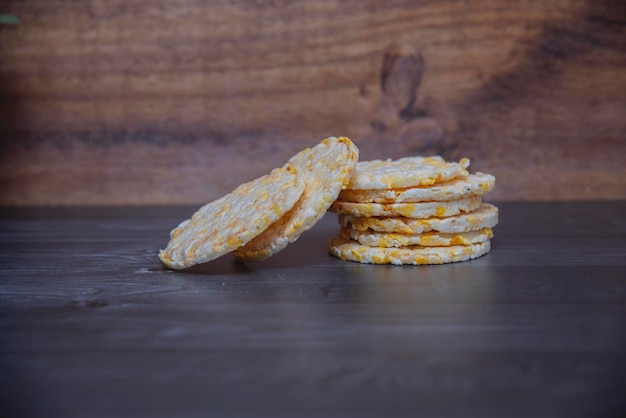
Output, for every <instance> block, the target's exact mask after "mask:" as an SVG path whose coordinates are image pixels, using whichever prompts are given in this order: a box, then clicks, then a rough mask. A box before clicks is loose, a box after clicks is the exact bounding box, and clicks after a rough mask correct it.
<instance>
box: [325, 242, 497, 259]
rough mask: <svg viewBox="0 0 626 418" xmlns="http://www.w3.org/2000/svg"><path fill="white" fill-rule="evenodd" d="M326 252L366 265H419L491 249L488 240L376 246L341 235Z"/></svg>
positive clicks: (477, 254) (483, 253)
mask: <svg viewBox="0 0 626 418" xmlns="http://www.w3.org/2000/svg"><path fill="white" fill-rule="evenodd" d="M328 249H329V252H330V253H331V254H332V255H334V256H335V257H339V258H341V259H342V260H347V261H356V262H358V263H369V264H395V265H404V264H412V265H423V264H445V263H455V262H459V261H467V260H471V259H474V258H478V257H480V256H482V255H485V254H487V253H488V252H489V250H490V249H491V241H485V242H480V243H477V244H471V245H454V246H451V247H420V246H418V245H414V246H410V247H402V248H380V247H370V246H367V245H362V244H359V243H358V242H356V241H350V240H345V239H343V238H339V237H336V238H333V239H332V240H331V241H330V243H329V246H328Z"/></svg>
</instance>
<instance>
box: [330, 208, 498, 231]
mask: <svg viewBox="0 0 626 418" xmlns="http://www.w3.org/2000/svg"><path fill="white" fill-rule="evenodd" d="M339 224H340V225H341V226H344V227H346V226H349V227H351V228H352V229H357V230H359V231H365V230H368V229H369V230H372V231H378V232H393V233H399V234H421V233H424V232H428V231H439V232H446V233H458V232H467V231H473V230H476V229H482V228H493V227H494V226H496V225H497V224H498V208H497V207H495V206H494V205H492V204H490V203H483V204H482V205H481V207H480V208H478V209H476V210H475V211H473V212H469V213H462V214H459V215H456V216H451V217H447V218H435V217H433V218H428V219H410V218H406V217H395V218H381V217H367V218H366V217H360V216H354V215H339Z"/></svg>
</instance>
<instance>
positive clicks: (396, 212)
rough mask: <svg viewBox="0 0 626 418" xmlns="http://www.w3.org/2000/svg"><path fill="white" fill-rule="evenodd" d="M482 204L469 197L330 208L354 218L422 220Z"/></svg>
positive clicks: (337, 204)
mask: <svg viewBox="0 0 626 418" xmlns="http://www.w3.org/2000/svg"><path fill="white" fill-rule="evenodd" d="M481 203H482V197H481V196H470V197H467V198H465V199H459V200H450V201H447V202H418V203H388V204H381V203H354V202H342V201H335V203H333V204H332V206H331V207H330V211H331V212H335V213H339V214H348V215H354V216H364V217H369V216H403V217H406V218H415V219H423V218H430V217H433V216H438V217H445V216H454V215H458V214H460V213H462V212H471V211H473V210H475V209H478V208H479V207H480V205H481Z"/></svg>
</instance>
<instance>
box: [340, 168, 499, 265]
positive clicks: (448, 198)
mask: <svg viewBox="0 0 626 418" xmlns="http://www.w3.org/2000/svg"><path fill="white" fill-rule="evenodd" d="M469 163H470V162H469V160H468V159H467V158H463V159H461V161H459V162H458V163H457V162H447V161H445V160H444V159H443V158H441V157H439V156H434V157H408V158H401V159H399V160H373V161H361V162H359V163H358V164H357V166H356V169H355V171H354V173H353V175H352V178H351V180H350V184H349V186H348V188H347V189H345V190H343V191H342V192H341V193H340V194H339V197H338V199H337V200H336V201H335V202H334V203H333V205H332V206H331V208H330V211H332V212H335V213H337V214H339V223H340V225H341V230H340V233H339V235H338V236H337V237H335V238H333V239H332V240H331V241H330V243H329V250H330V253H331V254H333V255H334V256H336V257H339V258H341V259H343V260H349V261H356V262H360V263H372V264H396V265H404V264H413V265H422V264H444V263H453V262H458V261H466V260H470V259H474V258H477V257H480V256H482V255H485V254H487V253H488V252H489V250H490V249H491V241H490V239H491V238H492V237H493V231H492V228H493V227H494V226H496V224H497V223H498V209H497V208H496V207H495V206H493V205H491V204H488V203H483V201H482V196H483V195H485V194H486V193H489V192H490V191H492V190H493V189H494V188H495V177H494V176H493V175H491V174H486V173H480V172H477V173H474V174H470V173H469V172H468V171H467V168H468V167H469Z"/></svg>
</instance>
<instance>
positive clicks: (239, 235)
mask: <svg viewBox="0 0 626 418" xmlns="http://www.w3.org/2000/svg"><path fill="white" fill-rule="evenodd" d="M303 190H304V182H303V181H302V176H299V175H298V168H297V167H294V166H293V165H292V164H291V163H287V164H285V166H283V167H281V168H277V169H275V170H273V171H272V172H271V173H270V174H267V175H265V176H262V177H259V178H257V179H255V180H252V181H250V182H247V183H244V184H242V185H240V186H239V187H237V188H236V189H235V190H233V191H232V192H231V193H229V194H227V195H226V196H223V197H222V198H220V199H217V200H215V201H213V202H210V203H207V204H206V205H204V206H203V207H201V208H200V209H198V211H196V212H195V213H194V214H193V215H192V217H191V219H187V220H186V221H183V222H182V223H180V225H178V227H176V228H175V229H174V230H172V232H171V233H170V241H169V243H168V245H167V247H166V248H165V250H161V251H160V252H159V258H160V259H161V261H162V262H163V264H165V265H166V266H167V267H169V268H172V269H183V268H186V267H190V266H193V265H195V264H201V263H205V262H207V261H211V260H213V259H215V258H218V257H220V256H222V255H224V254H226V253H228V252H230V251H233V250H234V249H236V248H239V247H240V246H242V245H244V244H246V243H247V242H249V241H250V240H252V239H253V238H254V237H256V236H257V235H259V234H260V233H261V232H263V231H264V230H265V229H267V228H268V227H269V226H270V225H271V224H273V223H274V222H276V221H277V220H278V219H280V218H281V217H282V216H283V215H284V214H285V213H286V212H287V211H289V210H290V209H291V208H292V207H293V205H294V204H295V203H296V201H297V200H298V199H299V198H300V196H301V195H302V192H303Z"/></svg>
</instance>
